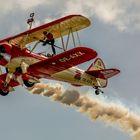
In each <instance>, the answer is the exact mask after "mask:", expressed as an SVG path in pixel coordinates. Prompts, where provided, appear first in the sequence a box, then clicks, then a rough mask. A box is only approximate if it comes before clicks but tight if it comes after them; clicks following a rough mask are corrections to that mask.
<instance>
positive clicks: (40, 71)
mask: <svg viewBox="0 0 140 140" xmlns="http://www.w3.org/2000/svg"><path fill="white" fill-rule="evenodd" d="M96 56H97V52H96V51H94V50H92V49H90V48H86V47H76V48H74V49H71V50H69V51H66V52H63V53H61V54H58V55H56V56H54V57H51V58H48V59H46V60H43V61H40V62H37V63H35V64H33V65H30V67H29V68H28V72H29V75H32V76H35V77H38V78H47V77H51V75H52V74H54V73H57V72H60V71H63V70H66V69H68V68H71V67H73V66H76V65H78V64H81V63H84V62H86V61H89V60H91V59H94V58H95V57H96Z"/></svg>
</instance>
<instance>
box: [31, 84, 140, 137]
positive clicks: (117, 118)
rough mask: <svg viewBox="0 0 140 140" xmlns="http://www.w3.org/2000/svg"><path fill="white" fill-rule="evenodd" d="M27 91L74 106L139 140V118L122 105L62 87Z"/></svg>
mask: <svg viewBox="0 0 140 140" xmlns="http://www.w3.org/2000/svg"><path fill="white" fill-rule="evenodd" d="M28 90H30V91H31V93H33V94H38V95H43V96H48V97H51V98H52V99H53V100H54V101H59V102H61V103H63V104H66V105H69V106H76V107H77V108H79V110H80V112H82V113H86V114H88V116H89V117H90V118H91V119H92V120H95V119H100V120H102V121H104V122H105V123H107V124H110V125H116V126H119V127H120V128H121V129H122V130H123V131H124V132H127V133H131V134H132V136H133V138H134V139H135V140H137V139H140V117H139V115H137V114H135V113H133V112H131V111H130V110H129V109H128V108H126V107H124V106H123V105H119V104H115V103H113V102H110V103H107V102H105V101H102V100H99V99H96V98H95V99H94V98H91V97H88V96H83V95H80V93H79V92H78V91H76V90H64V89H63V87H62V86H52V85H46V84H36V85H35V86H34V87H33V88H30V89H28Z"/></svg>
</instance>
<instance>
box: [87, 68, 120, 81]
mask: <svg viewBox="0 0 140 140" xmlns="http://www.w3.org/2000/svg"><path fill="white" fill-rule="evenodd" d="M86 73H87V74H90V75H92V76H94V77H96V78H101V79H108V78H111V77H113V76H115V75H117V74H118V73H120V71H119V70H118V69H102V70H92V71H86Z"/></svg>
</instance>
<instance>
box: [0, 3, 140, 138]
mask: <svg viewBox="0 0 140 140" xmlns="http://www.w3.org/2000/svg"><path fill="white" fill-rule="evenodd" d="M0 9H1V14H0V21H1V22H0V39H3V38H5V37H8V36H10V35H14V34H17V33H19V32H22V31H24V30H26V26H27V25H26V19H27V18H28V15H29V13H31V12H35V13H36V15H35V19H36V22H35V26H37V25H40V24H43V23H46V22H49V21H51V20H54V19H56V18H59V17H62V16H65V15H68V14H82V15H85V16H87V17H88V18H89V19H90V20H91V23H92V24H91V26H90V27H89V28H87V29H84V30H83V31H81V32H80V37H81V42H82V43H83V45H85V46H87V47H90V48H93V49H95V50H96V51H97V52H98V56H99V57H101V58H102V59H103V60H104V62H105V64H106V66H107V67H116V68H118V69H120V70H121V73H120V75H118V76H116V77H114V78H112V79H110V81H109V84H108V87H107V88H106V89H105V90H104V91H105V94H106V95H105V96H106V97H105V98H109V99H110V100H118V101H120V102H122V103H123V104H125V105H126V106H128V107H129V108H130V109H131V110H133V111H138V112H140V111H139V109H138V107H139V105H140V99H139V98H140V94H139V86H140V83H139V79H140V74H139V73H140V72H139V69H140V63H139V59H140V55H139V53H140V47H139V44H140V39H139V36H140V2H139V1H138V0H129V1H128V0H100V1H99V0H86V1H83V0H69V1H65V0H59V1H56V0H47V1H46V0H4V1H2V0H0ZM90 63H92V61H90V62H87V63H85V64H82V65H80V68H83V69H86V68H87V67H88V66H89V65H90ZM45 82H46V83H47V82H52V81H49V80H46V81H45ZM66 87H67V88H72V86H68V85H66ZM83 90H85V91H86V90H90V91H91V92H93V94H94V90H93V89H92V88H89V87H86V88H83ZM100 96H102V95H100ZM100 96H99V97H100ZM0 112H1V116H0V139H3V140H19V139H20V140H25V139H26V140H44V139H51V140H65V139H67V140H72V139H74V140H76V139H77V140H79V139H80V140H92V139H97V140H101V139H106V140H112V139H113V140H118V139H119V140H129V139H131V137H130V135H129V134H127V133H123V132H122V131H120V130H119V129H118V128H117V127H112V126H107V125H106V124H104V123H103V122H101V121H98V120H97V121H95V122H92V121H91V120H90V119H89V118H88V116H86V115H83V114H81V113H79V112H78V111H77V109H76V108H70V107H65V106H63V105H61V104H59V103H57V102H54V101H51V100H50V99H49V98H47V97H42V96H35V95H31V94H29V92H28V91H27V90H26V89H24V88H23V87H18V88H16V90H15V91H14V92H12V93H11V94H10V95H9V96H7V97H0Z"/></svg>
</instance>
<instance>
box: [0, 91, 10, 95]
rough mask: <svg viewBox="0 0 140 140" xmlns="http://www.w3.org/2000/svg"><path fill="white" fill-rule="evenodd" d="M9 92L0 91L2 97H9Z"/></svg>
mask: <svg viewBox="0 0 140 140" xmlns="http://www.w3.org/2000/svg"><path fill="white" fill-rule="evenodd" d="M8 93H9V91H3V90H0V95H2V96H6V95H8Z"/></svg>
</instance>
